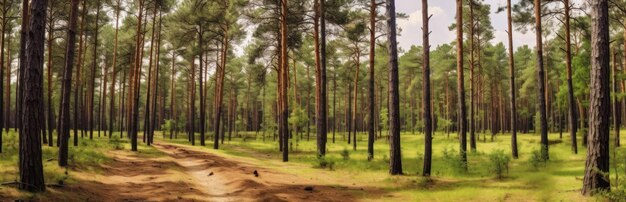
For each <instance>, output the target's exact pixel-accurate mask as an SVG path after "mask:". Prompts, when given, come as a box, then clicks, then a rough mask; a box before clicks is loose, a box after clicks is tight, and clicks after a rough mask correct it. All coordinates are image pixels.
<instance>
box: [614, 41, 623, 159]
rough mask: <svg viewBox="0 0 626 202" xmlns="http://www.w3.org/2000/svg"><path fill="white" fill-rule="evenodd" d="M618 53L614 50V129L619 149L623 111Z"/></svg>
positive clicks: (616, 144)
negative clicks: (620, 98)
mask: <svg viewBox="0 0 626 202" xmlns="http://www.w3.org/2000/svg"><path fill="white" fill-rule="evenodd" d="M617 56H618V54H617V52H615V49H613V95H614V96H613V99H614V101H613V123H614V124H613V127H615V128H614V129H615V146H616V147H619V146H620V139H619V132H620V131H619V130H620V120H621V117H620V115H621V111H620V110H621V109H620V107H619V102H620V101H619V98H618V96H617V95H619V94H620V93H621V92H620V91H619V87H618V80H619V78H618V74H619V73H618V72H617V65H618V64H617Z"/></svg>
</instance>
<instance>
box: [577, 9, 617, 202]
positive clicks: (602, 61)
mask: <svg viewBox="0 0 626 202" xmlns="http://www.w3.org/2000/svg"><path fill="white" fill-rule="evenodd" d="M589 3H590V6H591V29H592V31H591V47H592V48H591V84H590V88H591V92H590V98H589V99H590V104H589V106H590V107H589V108H590V109H589V136H588V138H589V140H588V146H587V161H586V163H585V177H584V180H583V188H582V191H581V192H582V194H583V195H592V194H594V193H595V192H597V191H609V190H610V189H611V184H610V183H609V177H608V173H609V125H610V107H611V106H610V105H611V100H610V84H609V80H610V79H609V78H607V77H608V76H609V75H610V52H609V11H608V2H607V0H592V1H589Z"/></svg>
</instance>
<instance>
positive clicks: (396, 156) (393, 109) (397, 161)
mask: <svg viewBox="0 0 626 202" xmlns="http://www.w3.org/2000/svg"><path fill="white" fill-rule="evenodd" d="M395 4H396V3H395V0H387V1H386V6H387V14H386V15H387V32H388V34H387V40H388V41H389V49H388V51H389V64H388V68H389V135H390V137H389V173H390V174H392V175H402V156H401V151H400V130H401V128H400V92H399V89H398V45H397V43H396V41H397V40H396V5H395Z"/></svg>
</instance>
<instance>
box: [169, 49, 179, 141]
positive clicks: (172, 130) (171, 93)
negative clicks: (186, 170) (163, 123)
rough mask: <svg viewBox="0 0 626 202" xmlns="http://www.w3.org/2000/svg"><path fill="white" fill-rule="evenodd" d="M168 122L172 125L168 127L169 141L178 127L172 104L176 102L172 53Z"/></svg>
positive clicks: (173, 57)
mask: <svg viewBox="0 0 626 202" xmlns="http://www.w3.org/2000/svg"><path fill="white" fill-rule="evenodd" d="M170 71H171V72H170V74H171V78H170V120H171V121H172V123H173V124H174V125H173V126H172V125H170V139H172V137H173V136H174V128H175V127H176V125H178V122H177V121H176V114H174V111H175V110H174V103H175V100H176V86H174V83H176V82H174V80H175V79H176V52H174V51H172V69H171V70H170Z"/></svg>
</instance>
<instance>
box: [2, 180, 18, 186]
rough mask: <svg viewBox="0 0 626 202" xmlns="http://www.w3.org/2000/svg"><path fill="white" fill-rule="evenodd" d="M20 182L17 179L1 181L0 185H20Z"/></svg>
mask: <svg viewBox="0 0 626 202" xmlns="http://www.w3.org/2000/svg"><path fill="white" fill-rule="evenodd" d="M20 184H21V183H20V182H18V181H13V182H3V183H1V184H0V185H2V186H13V185H20Z"/></svg>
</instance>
